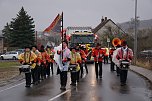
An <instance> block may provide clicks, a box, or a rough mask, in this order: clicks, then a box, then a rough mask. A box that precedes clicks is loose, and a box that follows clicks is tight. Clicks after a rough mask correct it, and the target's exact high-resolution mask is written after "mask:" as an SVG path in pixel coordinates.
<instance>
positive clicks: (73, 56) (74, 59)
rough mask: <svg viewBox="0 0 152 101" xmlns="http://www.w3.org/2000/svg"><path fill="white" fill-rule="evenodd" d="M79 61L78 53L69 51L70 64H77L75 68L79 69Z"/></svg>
mask: <svg viewBox="0 0 152 101" xmlns="http://www.w3.org/2000/svg"><path fill="white" fill-rule="evenodd" d="M80 61H81V56H80V54H79V53H77V52H76V53H72V52H71V60H70V64H77V67H76V70H77V71H79V70H80V65H79V62H80Z"/></svg>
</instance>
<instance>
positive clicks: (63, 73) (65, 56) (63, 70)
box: [57, 41, 71, 90]
mask: <svg viewBox="0 0 152 101" xmlns="http://www.w3.org/2000/svg"><path fill="white" fill-rule="evenodd" d="M62 45H63V50H58V51H57V54H58V55H60V58H61V59H62V60H61V62H62V65H61V66H59V71H60V72H59V73H60V83H61V88H60V89H61V90H66V84H67V72H68V67H69V63H70V60H71V54H70V50H69V48H68V47H67V46H68V42H67V41H63V42H62Z"/></svg>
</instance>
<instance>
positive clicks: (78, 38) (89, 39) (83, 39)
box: [71, 35, 94, 44]
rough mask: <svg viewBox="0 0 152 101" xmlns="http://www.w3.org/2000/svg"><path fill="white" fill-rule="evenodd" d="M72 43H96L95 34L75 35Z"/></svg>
mask: <svg viewBox="0 0 152 101" xmlns="http://www.w3.org/2000/svg"><path fill="white" fill-rule="evenodd" d="M71 41H72V43H82V44H87V43H94V36H93V35H73V37H72V40H71Z"/></svg>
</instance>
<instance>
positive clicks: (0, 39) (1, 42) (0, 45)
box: [0, 31, 4, 53]
mask: <svg viewBox="0 0 152 101" xmlns="http://www.w3.org/2000/svg"><path fill="white" fill-rule="evenodd" d="M3 50H4V37H3V35H2V31H0V53H3V52H4V51H3Z"/></svg>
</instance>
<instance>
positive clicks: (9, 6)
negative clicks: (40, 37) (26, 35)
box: [0, 0, 152, 31]
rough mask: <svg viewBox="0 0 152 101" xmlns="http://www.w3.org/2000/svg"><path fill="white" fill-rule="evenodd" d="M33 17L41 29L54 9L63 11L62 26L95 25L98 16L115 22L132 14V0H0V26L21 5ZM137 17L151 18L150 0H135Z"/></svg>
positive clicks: (53, 14) (12, 16) (54, 14)
mask: <svg viewBox="0 0 152 101" xmlns="http://www.w3.org/2000/svg"><path fill="white" fill-rule="evenodd" d="M22 6H23V7H24V9H25V11H27V13H28V14H29V15H30V16H32V18H34V21H35V25H36V30H37V31H43V30H44V29H45V28H46V27H48V26H49V25H50V23H51V22H52V21H53V19H54V18H55V17H56V15H57V14H58V13H61V12H62V11H63V12H64V27H67V26H91V27H96V26H97V25H98V24H99V23H100V21H101V18H102V16H104V17H105V16H107V17H108V18H110V19H112V20H113V21H114V22H115V23H121V22H125V21H129V20H130V19H131V18H133V17H134V8H135V0H0V30H2V29H3V28H4V26H5V25H6V23H7V22H10V21H11V20H12V18H16V14H17V13H18V12H19V10H20V9H21V7H22ZM138 16H139V17H140V20H145V19H152V0H138Z"/></svg>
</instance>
